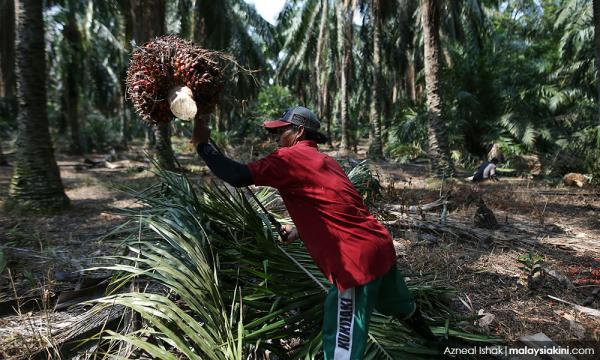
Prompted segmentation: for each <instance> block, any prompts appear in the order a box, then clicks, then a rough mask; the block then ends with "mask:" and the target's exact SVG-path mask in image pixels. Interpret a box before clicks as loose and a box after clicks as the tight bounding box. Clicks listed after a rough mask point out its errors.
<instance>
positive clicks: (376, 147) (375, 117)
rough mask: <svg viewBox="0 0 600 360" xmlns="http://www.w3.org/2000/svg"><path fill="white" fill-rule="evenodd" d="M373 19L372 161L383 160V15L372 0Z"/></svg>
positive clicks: (376, 1)
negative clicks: (381, 80) (381, 79)
mask: <svg viewBox="0 0 600 360" xmlns="http://www.w3.org/2000/svg"><path fill="white" fill-rule="evenodd" d="M371 19H372V20H373V86H372V87H371V112H370V114H369V123H370V127H369V151H368V155H369V158H371V159H381V158H383V146H382V142H381V117H380V116H381V113H380V108H379V104H380V102H379V98H380V97H381V84H380V78H381V14H380V4H379V0H371Z"/></svg>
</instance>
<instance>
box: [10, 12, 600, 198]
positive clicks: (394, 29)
mask: <svg viewBox="0 0 600 360" xmlns="http://www.w3.org/2000/svg"><path fill="white" fill-rule="evenodd" d="M596 3H597V1H594V2H590V1H585V0H564V1H541V2H533V1H532V2H517V1H515V2H513V1H508V2H496V1H484V0H481V1H412V0H408V1H400V0H399V1H391V0H371V1H362V0H361V1H359V0H345V1H330V0H306V1H287V2H286V3H285V6H284V8H283V9H282V11H281V13H280V14H279V16H278V18H277V22H276V24H275V25H272V24H270V23H268V22H267V21H265V20H264V19H263V18H262V17H260V16H259V15H258V14H257V12H256V10H255V9H254V8H253V7H252V6H250V5H248V4H247V3H246V2H244V1H242V0H227V1H218V2H214V1H204V0H196V1H192V0H178V1H173V2H166V1H159V0H153V1H104V2H93V1H78V0H64V1H50V2H44V3H42V2H40V1H23V2H20V1H19V2H15V1H13V0H10V1H9V0H2V3H1V6H2V19H3V21H2V24H3V25H2V26H3V31H2V38H1V42H2V43H1V46H0V48H1V50H2V51H1V54H2V55H1V57H0V59H1V60H2V61H1V65H2V66H1V67H0V68H1V69H2V71H1V72H0V83H1V86H0V88H1V89H0V91H1V93H0V97H2V103H1V107H0V111H1V112H0V120H1V123H0V126H1V127H0V131H2V134H3V135H4V136H6V135H11V134H15V133H16V134H18V136H17V142H16V144H18V146H16V148H17V149H18V150H19V155H18V159H19V160H18V162H17V164H16V168H15V170H16V171H15V179H14V181H13V184H14V186H13V187H12V191H11V194H12V195H11V196H12V197H13V198H14V199H22V202H24V203H28V202H29V203H32V204H33V203H35V202H36V201H38V200H39V201H41V202H43V203H46V204H57V205H58V204H64V203H66V202H65V201H63V200H64V197H63V195H60V192H61V190H60V188H61V185H60V181H59V179H58V178H57V176H56V171H55V170H52V168H53V167H55V165H54V160H53V159H52V155H51V153H52V151H50V149H52V148H53V145H52V140H54V143H55V145H54V147H56V144H58V145H59V146H60V147H61V149H65V150H68V151H70V152H72V153H74V154H82V153H83V152H89V151H92V150H103V149H107V148H108V149H110V148H113V147H114V148H125V147H127V145H128V142H129V141H130V140H131V139H132V137H133V138H136V137H139V136H140V135H141V134H145V138H146V142H147V143H148V144H150V145H151V146H155V147H156V149H157V152H158V153H159V154H162V155H161V156H159V157H158V158H159V159H161V160H160V163H161V165H162V166H163V167H165V168H170V169H173V168H174V167H175V166H174V164H173V159H174V156H173V153H172V151H173V150H172V146H171V144H170V131H171V129H170V128H169V127H168V126H159V127H156V128H155V129H148V128H144V127H143V126H141V125H140V124H138V122H137V121H135V116H134V115H133V113H132V111H131V108H130V104H129V103H128V102H127V101H126V99H125V91H124V90H125V89H124V81H123V79H124V75H125V69H126V66H127V60H128V56H129V53H130V51H131V49H132V46H135V45H139V44H142V43H144V42H145V41H148V40H150V39H152V38H153V37H155V36H158V35H161V34H165V33H176V34H179V35H180V36H181V37H183V38H189V39H191V40H193V41H194V42H196V43H197V44H199V45H201V46H203V47H206V48H210V49H216V50H222V51H225V52H228V53H230V54H232V55H233V56H234V58H235V59H236V61H237V62H238V63H239V65H240V66H241V67H243V68H246V69H250V70H257V71H252V72H250V74H249V73H248V72H237V73H234V74H233V75H231V77H230V78H228V79H227V83H226V86H225V91H224V93H223V95H222V96H221V100H220V102H219V105H218V107H217V110H216V111H215V114H214V117H213V122H214V125H215V129H217V130H218V131H220V132H223V133H225V134H227V136H228V137H229V138H235V137H239V138H241V137H247V136H249V135H251V134H252V133H255V131H254V132H253V129H255V128H256V121H253V120H254V119H257V118H261V117H263V116H266V115H274V114H277V113H279V112H280V111H281V109H280V108H276V107H275V105H278V106H282V105H283V106H285V104H282V102H288V103H296V104H304V105H306V106H308V107H310V108H313V109H315V111H316V112H317V114H318V115H319V116H320V118H321V119H322V121H323V126H324V130H325V131H326V132H327V134H328V135H329V137H330V138H331V139H332V141H333V143H334V144H335V146H337V147H339V149H340V150H342V151H343V152H348V151H350V150H351V149H352V148H354V147H355V146H356V145H357V143H358V142H359V141H360V140H361V139H362V138H365V139H368V144H369V155H370V157H372V158H376V159H377V158H382V157H384V156H385V157H388V158H392V159H400V160H410V159H411V158H414V157H415V156H419V155H420V154H425V155H427V156H428V158H429V159H430V160H431V164H432V167H433V170H434V173H435V174H437V175H444V174H445V175H446V176H448V175H451V174H452V173H453V171H454V164H453V163H454V162H458V163H459V164H460V165H465V164H469V163H470V161H472V160H471V159H474V158H477V157H483V156H484V155H485V153H486V150H487V148H488V147H489V146H490V144H492V143H496V144H499V145H500V146H501V148H502V149H503V150H504V152H505V153H507V154H508V155H509V157H510V156H511V155H514V156H517V155H521V154H527V153H537V154H539V155H540V156H541V157H542V158H544V157H546V158H557V156H558V155H560V157H561V158H562V157H564V158H566V159H567V161H563V162H562V163H561V164H560V165H561V166H562V167H560V168H559V169H557V171H558V172H565V171H580V172H584V173H595V172H596V171H597V165H596V162H595V161H594V159H595V158H596V156H595V155H597V149H598V131H597V125H598V114H599V110H598V109H599V106H598V101H597V99H598V91H599V90H598V85H597V84H598V81H597V74H598V71H597V58H598V56H596V54H597V53H598V51H599V50H598V46H597V44H598V40H597V37H595V35H594V34H595V33H596V31H594V28H595V25H597V24H596V23H597V22H598V16H594V11H593V9H594V8H597V4H596ZM15 5H16V7H15ZM592 5H594V6H596V7H594V6H592ZM15 10H16V11H15ZM594 20H595V22H594ZM5 30H6V31H5ZM34 30H35V31H34ZM594 39H595V40H594ZM14 40H16V42H15V41H14ZM44 44H45V46H44ZM44 50H45V51H44ZM30 51H33V53H32V52H30ZM32 54H34V55H32ZM44 58H46V59H47V60H46V61H45V62H44V61H43V60H44ZM45 68H46V69H47V70H46V71H43V69H45ZM17 83H18V84H19V85H20V86H17ZM28 83H29V84H30V85H27V84H28ZM269 83H272V85H269ZM32 87H33V88H32ZM17 89H18V91H17ZM261 94H263V96H262V98H261V97H260V96H259V95H261ZM266 98H269V100H265V99H266ZM261 101H262V103H261ZM265 101H266V104H267V105H266V106H265V105H264V104H265ZM288 105H291V104H288ZM269 106H270V107H269ZM29 113H32V114H35V115H34V116H30V115H29ZM17 117H18V120H17ZM48 124H49V125H48ZM18 127H22V129H21V131H16V130H17V128H18ZM28 128H31V129H35V131H36V132H38V131H39V132H40V133H39V134H38V133H32V132H31V131H28V130H26V129H28ZM48 128H49V129H50V133H51V134H52V136H50V135H49V134H46V132H47V130H46V129H48ZM51 138H52V140H51ZM573 138H575V139H577V141H575V142H574V141H571V139H573ZM33 139H35V141H34V140H33ZM63 144H65V145H64V146H63ZM154 144H156V145H154ZM34 158H35V159H42V158H43V159H44V160H40V161H39V164H37V165H35V162H36V161H37V160H32V159H34ZM34 165H35V166H34ZM36 166H38V167H39V169H37V168H36ZM24 169H28V170H27V171H26V172H29V173H30V174H27V173H23V171H24ZM36 172H38V173H44V174H48V175H47V176H43V177H38V179H37V180H36V179H34V178H35V177H36V175H35V173H36ZM50 174H55V175H50ZM30 176H31V177H32V178H31V179H30V180H28V179H29V177H30ZM34 189H35V190H34ZM32 192H35V193H38V194H46V195H36V196H37V197H40V199H34V198H33V197H32V195H27V193H32ZM45 196H48V198H49V199H54V198H56V197H59V198H62V199H63V200H61V201H53V200H50V201H45V200H44V199H42V198H43V197H45ZM19 201H21V200H19Z"/></svg>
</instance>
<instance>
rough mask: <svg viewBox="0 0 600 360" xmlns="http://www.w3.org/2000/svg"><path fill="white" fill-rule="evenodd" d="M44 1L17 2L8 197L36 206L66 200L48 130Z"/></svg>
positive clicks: (56, 204)
mask: <svg viewBox="0 0 600 360" xmlns="http://www.w3.org/2000/svg"><path fill="white" fill-rule="evenodd" d="M42 6H43V4H42V1H36V0H23V1H21V0H18V1H16V2H15V10H16V12H15V14H16V16H15V18H16V19H17V26H16V66H15V67H16V75H17V80H16V81H17V100H18V111H19V115H18V132H17V142H16V149H17V153H16V162H15V168H14V172H13V176H12V179H11V184H10V189H9V196H10V199H11V202H12V201H14V203H16V205H18V206H24V207H31V208H33V209H37V210H44V209H59V208H63V207H65V206H67V205H68V204H69V199H68V198H67V196H66V195H65V192H64V188H63V184H62V181H61V179H60V173H59V171H58V166H57V164H56V160H55V158H54V150H53V148H52V142H51V139H50V133H49V131H48V117H47V112H46V62H45V59H46V57H45V53H44V48H45V46H44V22H43V18H42Z"/></svg>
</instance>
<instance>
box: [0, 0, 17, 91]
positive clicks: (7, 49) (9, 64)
mask: <svg viewBox="0 0 600 360" xmlns="http://www.w3.org/2000/svg"><path fill="white" fill-rule="evenodd" d="M0 23H1V24H2V31H1V32H0V98H12V97H14V96H15V90H16V82H15V4H14V0H0Z"/></svg>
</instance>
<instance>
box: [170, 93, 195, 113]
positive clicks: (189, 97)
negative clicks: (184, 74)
mask: <svg viewBox="0 0 600 360" xmlns="http://www.w3.org/2000/svg"><path fill="white" fill-rule="evenodd" d="M169 107H170V109H171V112H172V113H173V115H175V116H176V117H178V118H180V119H182V120H192V119H193V118H194V117H195V116H196V113H197V112H198V107H197V106H196V102H195V101H194V95H193V94H192V90H191V89H190V88H189V87H187V86H176V87H174V88H172V89H171V90H170V91H169Z"/></svg>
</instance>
